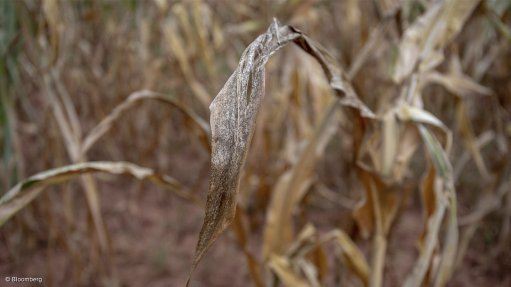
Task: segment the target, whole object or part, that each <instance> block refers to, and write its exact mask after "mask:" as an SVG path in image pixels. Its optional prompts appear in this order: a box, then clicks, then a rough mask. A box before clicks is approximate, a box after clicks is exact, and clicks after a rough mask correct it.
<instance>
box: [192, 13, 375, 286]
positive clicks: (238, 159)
mask: <svg viewBox="0 0 511 287" xmlns="http://www.w3.org/2000/svg"><path fill="white" fill-rule="evenodd" d="M291 41H292V42H294V43H295V44H296V45H298V46H299V47H300V48H302V49H303V50H304V51H305V52H307V53H308V54H310V55H311V56H312V57H314V58H315V59H316V60H317V61H318V62H319V64H320V65H321V67H322V69H323V71H324V73H325V75H326V77H327V80H328V82H329V84H330V86H331V87H332V89H333V90H334V91H335V92H336V95H337V96H339V97H340V103H341V104H342V105H344V106H348V107H351V108H352V109H353V110H354V111H355V112H356V115H358V116H359V117H362V118H370V119H373V118H375V116H374V114H373V113H372V112H371V111H370V110H369V108H367V107H366V106H365V105H364V104H363V103H362V102H361V101H360V100H359V99H358V97H357V96H356V94H355V91H354V90H353V88H352V87H351V85H350V84H349V83H348V81H346V76H345V75H344V74H343V73H342V72H341V71H340V70H339V69H338V68H337V67H336V65H335V64H334V61H333V60H332V59H331V58H330V57H329V56H328V54H326V53H325V52H324V51H323V50H322V49H321V48H319V47H318V46H317V45H315V44H314V43H313V42H312V41H311V40H309V38H308V37H307V36H305V35H303V34H302V33H301V32H300V31H299V30H297V29H295V28H293V27H291V26H279V25H278V23H277V21H276V20H275V21H274V22H273V24H272V25H270V27H269V28H268V30H267V31H266V33H264V34H262V35H260V36H259V37H257V38H256V40H255V41H254V42H252V43H251V44H250V45H249V46H248V47H247V49H246V50H245V51H244V52H243V55H242V56H241V59H240V62H239V65H238V67H237V69H236V71H235V72H234V73H233V74H232V75H231V76H230V78H229V79H228V80H227V83H226V84H225V85H224V87H223V88H222V89H221V91H220V92H219V94H218V95H217V96H216V98H215V99H214V100H213V102H212V103H211V105H210V110H211V118H210V124H211V133H212V156H211V177H210V186H209V193H208V197H207V201H206V214H205V218H204V223H203V225H202V228H201V231H200V234H199V240H198V243H197V247H196V250H195V256H194V259H193V263H192V270H191V272H193V270H194V269H195V268H196V266H197V264H198V263H199V261H200V260H201V259H202V258H203V257H204V255H205V253H206V252H207V250H208V249H209V247H210V246H211V245H212V244H213V242H214V241H215V239H216V238H217V237H218V236H219V235H220V233H221V232H222V231H223V230H224V229H225V228H226V227H227V226H228V225H229V224H230V223H231V221H232V219H233V218H234V214H235V210H236V197H237V193H238V185H239V177H240V173H241V169H242V168H243V166H244V163H245V161H246V156H247V151H248V149H249V144H250V140H251V137H252V135H253V133H254V127H255V120H256V115H257V111H258V109H259V106H260V103H261V100H262V98H263V96H264V71H265V64H266V62H267V61H268V59H269V57H270V56H271V55H272V54H273V53H274V52H275V51H277V50H278V49H279V48H281V47H282V46H284V45H285V44H287V43H289V42H291ZM190 277H191V273H190ZM190 277H189V278H188V283H187V285H188V284H189V283H190Z"/></svg>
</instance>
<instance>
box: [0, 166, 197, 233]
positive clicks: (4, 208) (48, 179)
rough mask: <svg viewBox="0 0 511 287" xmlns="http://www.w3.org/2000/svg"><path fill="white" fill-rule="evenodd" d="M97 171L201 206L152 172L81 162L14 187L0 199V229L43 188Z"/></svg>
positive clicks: (176, 184)
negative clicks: (130, 178) (133, 179)
mask: <svg viewBox="0 0 511 287" xmlns="http://www.w3.org/2000/svg"><path fill="white" fill-rule="evenodd" d="M97 172H104V173H110V174H127V175H131V176H134V177H136V178H137V179H139V180H143V179H148V180H150V181H152V182H154V183H156V184H158V185H161V186H163V187H166V188H169V189H170V190H172V191H173V192H174V193H175V194H176V195H177V196H179V197H181V198H183V199H185V200H187V201H191V202H193V203H195V204H197V205H199V206H200V205H201V203H200V200H199V199H198V198H197V197H196V196H195V195H193V194H191V193H189V192H187V191H184V188H183V187H182V186H181V185H180V184H179V182H178V181H176V180H175V179H174V178H172V177H169V176H166V175H161V174H158V173H155V172H154V171H153V170H152V169H149V168H145V167H140V166H138V165H135V164H132V163H128V162H108V161H97V162H84V163H78V164H73V165H68V166H64V167H59V168H55V169H50V170H47V171H44V172H41V173H38V174H35V175H33V176H31V177H29V178H28V179H26V180H24V181H21V182H20V183H18V184H17V185H16V186H14V187H13V188H12V189H11V190H9V191H8V192H7V193H6V194H5V195H4V196H2V197H1V198H0V226H1V225H3V224H4V223H5V222H6V221H7V220H8V219H9V218H10V217H11V216H13V215H14V214H16V213H17V212H18V211H20V210H21V209H22V208H23V207H25V206H26V205H27V204H29V203H30V202H31V201H32V200H33V199H34V198H36V197H37V196H38V195H39V194H40V193H41V192H42V191H44V190H45V188H46V187H48V186H50V185H54V184H58V183H61V182H65V181H68V180H70V179H72V178H75V177H78V176H80V175H83V174H90V173H97Z"/></svg>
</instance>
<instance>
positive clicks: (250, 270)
mask: <svg viewBox="0 0 511 287" xmlns="http://www.w3.org/2000/svg"><path fill="white" fill-rule="evenodd" d="M434 2H449V1H428V0H403V1H397V0H382V1H370V0H365V1H357V0H346V1H329V0H304V1H298V0H277V1H269V0H268V1H235V0H220V1H205V0H204V1H200V0H192V1H172V0H154V1H136V0H104V1H98V0H83V1H78V0H77V1H63V0H42V1H37V0H19V1H15V0H0V6H1V7H0V13H1V15H0V126H1V127H0V147H1V154H2V155H1V164H0V185H1V187H2V190H3V191H4V192H2V195H4V193H5V192H7V191H8V190H9V189H10V188H12V187H13V186H14V185H15V184H17V183H18V182H20V181H21V180H23V179H26V178H28V177H29V176H31V175H33V174H35V173H38V172H41V171H44V170H48V169H51V168H55V167H60V166H64V165H69V164H74V163H81V162H86V161H99V160H101V161H114V162H117V161H127V162H132V163H136V164H138V165H140V166H144V167H149V168H151V169H153V170H154V171H155V172H157V173H160V174H167V175H170V176H172V177H173V178H175V179H176V181H178V182H179V183H180V185H181V186H182V189H186V192H189V193H193V194H194V195H196V196H197V197H199V198H202V199H204V198H205V196H206V190H207V183H208V172H209V167H210V163H209V160H210V150H209V145H208V143H207V135H206V136H205V135H204V133H203V131H204V130H201V128H200V124H201V123H207V122H208V121H209V110H208V106H209V103H210V102H211V100H212V99H213V98H214V96H215V95H216V94H217V93H218V91H219V90H220V88H221V87H222V86H223V84H224V83H225V82H226V81H227V79H228V77H229V76H230V74H231V73H232V72H233V71H234V70H235V69H236V66H237V64H238V60H239V58H240V56H241V54H242V53H243V51H244V49H245V48H246V47H247V45H248V44H250V42H252V41H253V40H254V39H255V38H256V37H257V35H259V34H261V33H263V32H264V31H266V29H267V27H268V26H269V25H270V24H271V23H272V21H273V18H274V17H276V18H277V19H278V20H279V21H280V22H281V23H283V24H291V25H293V26H295V27H297V28H299V29H300V30H302V31H303V32H304V33H305V34H307V35H308V36H309V37H311V38H312V39H314V40H315V41H316V42H318V43H320V44H321V45H322V46H323V47H324V48H325V50H326V51H328V52H329V53H330V54H331V55H332V57H333V58H334V59H336V64H337V65H339V66H340V67H342V68H343V69H344V70H345V71H346V72H347V74H348V77H349V79H350V80H351V83H352V85H353V87H354V89H355V90H356V93H357V94H358V96H359V97H360V99H361V100H362V101H363V102H364V103H366V104H367V105H368V106H369V107H370V108H371V109H372V110H373V111H374V112H375V113H376V114H378V115H380V114H384V113H385V111H387V110H388V109H390V108H392V107H393V106H394V105H395V104H396V102H397V99H398V98H399V97H400V95H401V94H402V93H403V92H402V91H403V86H404V85H405V84H403V83H396V82H395V81H393V74H395V70H396V63H397V62H398V59H399V58H400V50H399V47H400V43H401V41H402V39H403V37H404V35H406V34H405V32H406V31H407V29H408V28H409V27H412V26H413V24H414V23H416V21H417V19H418V18H419V17H420V16H421V15H424V13H426V11H428V9H429V8H430V7H431V6H433V5H434V4H435V3H434ZM475 2H477V5H476V6H475V8H474V9H473V11H472V12H471V13H470V14H469V17H468V18H467V19H466V20H461V19H460V22H461V24H460V25H462V27H461V29H460V32H459V34H457V35H456V37H455V38H454V39H453V40H451V41H449V42H448V43H447V44H446V45H445V47H444V48H445V49H444V52H445V60H444V61H443V62H442V63H441V64H440V65H439V66H438V67H437V69H436V72H437V73H436V74H434V75H433V76H430V78H428V80H429V82H428V83H429V84H428V85H424V87H422V86H421V91H420V93H421V96H422V98H423V106H424V108H425V109H426V110H428V111H429V112H430V113H431V114H433V115H435V116H436V117H437V118H438V119H439V120H441V121H442V122H443V123H444V124H445V126H446V127H448V128H449V131H450V132H451V133H452V138H453V141H452V142H453V145H452V148H451V150H450V154H449V160H450V162H451V163H452V166H453V175H454V184H455V187H456V192H457V197H458V202H457V213H458V225H459V230H460V237H459V238H460V239H459V242H460V247H459V249H458V251H457V254H458V259H459V262H457V265H456V269H455V271H454V273H453V278H452V280H451V282H452V285H449V286H510V285H511V276H510V274H509V270H511V259H510V258H511V250H510V248H509V246H511V236H510V228H511V193H510V192H509V190H511V184H510V181H509V179H510V178H511V176H510V174H511V164H510V162H511V161H510V152H509V149H510V148H511V146H510V144H511V81H510V75H511V72H510V68H511V45H510V43H511V2H510V1H508V0H485V1H475ZM418 41H420V40H418ZM144 90H150V91H155V92H158V93H161V94H163V95H164V97H166V98H168V99H171V101H173V102H174V103H175V104H170V105H169V104H167V102H166V101H158V100H154V99H147V100H140V101H136V102H134V103H131V104H130V105H129V106H128V107H127V108H125V109H121V110H119V109H118V108H119V105H122V104H123V103H126V101H127V99H128V97H129V96H130V95H134V94H135V95H136V92H140V91H144ZM332 94H333V93H332V91H330V87H329V86H328V83H327V81H326V80H325V78H324V76H323V74H322V71H321V67H320V66H319V65H318V64H317V63H316V62H314V61H313V59H312V58H311V57H309V56H306V55H305V54H304V53H303V52H302V51H300V50H299V49H298V48H296V47H292V46H289V47H286V48H284V49H283V51H282V52H280V53H279V54H278V55H276V56H275V57H274V58H272V59H271V60H270V62H269V63H268V65H267V70H266V97H265V99H264V101H263V104H262V107H261V112H260V113H259V115H258V123H257V127H256V131H255V135H254V139H253V142H252V147H251V149H250V151H249V155H248V162H247V165H246V166H245V169H244V173H243V175H242V177H241V190H240V198H239V207H238V209H239V210H238V214H240V213H241V214H242V215H239V218H238V219H239V220H236V223H235V228H234V229H235V232H230V231H229V232H226V234H225V235H224V236H222V237H221V238H220V239H219V240H218V242H217V244H216V245H215V247H214V248H213V249H212V250H211V252H210V254H209V255H208V256H207V257H206V258H205V259H204V262H202V263H201V265H200V267H199V268H198V270H197V272H196V274H195V275H194V286H247V285H249V284H253V286H272V285H276V284H278V281H276V280H273V279H268V278H267V277H265V275H264V274H266V273H265V272H269V271H268V267H267V266H266V265H265V263H264V262H265V259H264V258H263V255H262V252H261V249H262V245H263V242H264V240H263V233H264V226H265V222H266V217H267V211H268V206H269V204H270V202H271V198H272V195H273V194H274V191H275V189H276V187H275V185H276V184H277V182H278V181H279V179H280V178H281V176H282V175H283V174H284V173H285V172H286V171H288V170H290V169H291V168H292V167H293V166H294V164H295V163H296V162H297V159H298V158H299V155H300V154H301V152H302V151H303V149H304V147H305V146H306V144H307V143H308V142H309V139H310V138H311V137H313V136H314V130H315V127H316V126H317V125H318V124H320V122H321V120H322V118H323V115H324V114H325V113H326V110H327V108H328V107H329V105H330V103H331V101H332V100H331V99H332V98H333V97H332ZM132 97H133V96H132ZM116 107H117V110H116ZM112 111H114V114H115V112H116V111H117V112H118V113H117V114H115V117H114V119H113V120H112V121H111V122H106V124H107V125H108V128H107V129H106V130H105V131H104V133H103V132H102V133H100V135H99V136H98V137H97V138H96V139H94V140H93V141H91V140H90V137H89V136H90V135H91V134H94V132H97V131H98V130H97V127H98V124H100V123H104V122H102V121H104V119H105V118H107V117H108V116H112ZM190 114H191V115H192V116H190ZM338 118H339V119H338V121H337V122H336V129H335V133H334V134H333V135H332V136H331V139H329V141H328V143H327V144H326V146H325V148H324V152H323V156H321V157H320V158H319V159H318V161H317V163H316V165H315V166H316V167H315V171H314V173H313V174H312V175H310V180H311V181H310V185H308V187H307V190H308V192H307V194H306V195H305V196H304V197H303V199H301V200H300V202H299V204H297V206H296V207H293V208H294V210H295V212H294V221H293V222H294V224H295V225H296V227H297V228H296V229H297V230H298V231H299V230H301V229H302V227H304V226H306V224H307V223H313V224H314V226H315V227H316V229H318V230H319V232H324V231H328V230H331V229H332V228H339V229H342V230H344V231H345V232H346V233H347V234H349V236H350V237H351V238H352V240H353V241H354V242H356V243H357V244H358V245H359V247H360V249H361V250H362V251H363V252H364V254H366V255H367V254H368V253H370V250H371V247H370V245H371V242H370V241H369V240H368V239H367V235H366V234H364V232H363V228H361V227H360V226H358V225H357V223H356V221H355V219H354V217H353V211H354V210H356V209H357V206H358V205H357V204H358V202H360V201H361V200H362V199H363V197H364V192H363V186H362V184H361V183H360V181H359V179H358V178H357V173H356V172H355V171H354V169H353V168H352V167H353V164H354V162H353V161H354V159H353V153H354V146H353V138H354V137H355V136H354V133H355V132H356V130H355V129H354V128H353V125H352V118H350V117H349V114H346V113H340V114H339V115H338ZM197 123H199V124H197ZM206 125H207V124H206ZM87 140H89V141H90V142H88V141H87ZM403 141H404V140H403ZM401 148H402V149H403V148H406V147H401ZM424 170H425V160H424V157H421V156H414V157H412V158H411V159H410V164H409V165H407V169H406V170H405V171H404V175H403V178H404V179H403V180H402V182H401V183H400V188H402V191H403V192H401V193H399V196H400V197H401V198H402V201H403V203H402V205H401V207H400V215H399V216H398V217H397V220H396V222H395V227H394V228H393V232H392V233H391V234H390V235H389V236H390V239H389V243H388V251H387V258H386V261H385V268H384V274H385V276H384V279H383V285H384V286H397V285H400V284H401V283H402V282H403V280H404V278H405V277H406V275H407V274H408V273H410V271H411V266H412V265H413V263H414V262H415V258H416V257H417V254H418V252H419V251H418V250H420V248H419V249H418V248H417V247H418V246H419V247H420V243H418V240H419V238H420V237H421V234H422V232H423V231H422V230H423V229H424V228H425V222H426V218H427V217H426V216H427V210H425V208H424V207H423V206H424V204H423V203H422V201H421V196H420V195H419V193H418V190H420V189H421V178H422V177H421V175H422V174H423V173H424ZM185 187H186V188H185ZM426 209H427V208H426ZM202 218H203V209H202V207H201V204H197V203H196V202H193V201H190V200H187V199H186V198H184V199H183V197H179V196H178V197H176V196H175V194H174V193H172V192H169V191H168V190H166V189H163V188H161V187H158V186H155V185H152V184H150V183H148V182H146V181H140V180H137V179H133V178H131V177H127V176H111V175H95V176H92V175H83V176H82V177H81V178H79V180H72V181H69V182H65V183H63V184H60V185H56V186H51V187H48V189H47V192H44V193H41V194H40V196H38V197H37V199H36V200H34V201H33V202H31V203H30V204H29V205H27V207H26V208H24V209H22V210H21V211H20V212H18V213H17V214H16V215H15V216H14V217H12V218H11V219H10V220H9V221H8V222H6V223H5V224H4V225H2V226H1V227H0V275H2V276H4V275H5V276H8V275H9V276H20V277H23V276H33V277H43V278H44V284H45V285H47V286H143V285H146V286H147V285H148V286H182V285H183V284H184V283H185V281H186V278H187V276H188V272H189V267H190V264H191V260H192V255H193V250H194V248H195V244H196V240H197V234H198V231H199V228H200V224H201V220H202ZM297 240H298V239H297ZM298 241H299V240H298ZM341 253H342V252H341V251H339V250H338V249H337V248H336V247H335V246H330V247H325V248H324V249H318V250H316V251H314V252H313V254H312V255H311V256H312V257H311V259H310V260H311V262H314V264H313V266H315V272H316V273H317V274H316V275H317V277H318V278H319V281H318V282H319V283H320V284H321V286H362V285H363V284H364V283H363V282H362V281H363V280H362V281H359V280H357V278H356V276H354V275H353V274H351V273H350V272H347V271H346V270H347V269H346V268H344V267H343V266H345V265H346V264H343V262H342V260H341V259H342V256H341ZM368 257H369V256H368ZM432 264H433V263H432ZM259 273H261V274H263V275H261V274H259ZM257 274H259V275H257ZM258 278H259V279H258ZM261 278H263V279H262V280H261ZM2 280H3V279H2ZM2 284H3V283H2ZM311 284H312V283H311Z"/></svg>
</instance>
